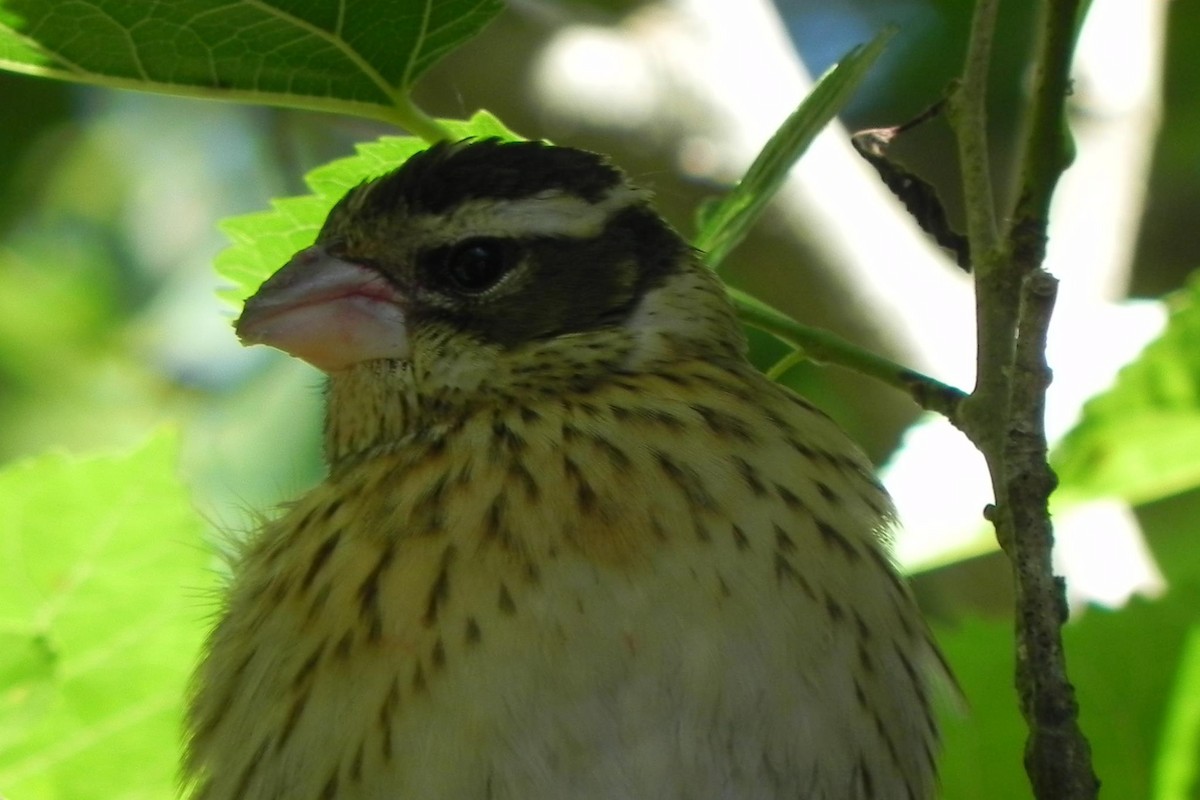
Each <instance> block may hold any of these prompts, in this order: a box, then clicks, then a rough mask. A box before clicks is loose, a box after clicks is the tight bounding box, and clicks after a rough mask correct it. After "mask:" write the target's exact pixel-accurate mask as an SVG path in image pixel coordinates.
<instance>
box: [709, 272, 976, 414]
mask: <svg viewBox="0 0 1200 800" xmlns="http://www.w3.org/2000/svg"><path fill="white" fill-rule="evenodd" d="M725 291H726V292H727V293H728V294H729V299H730V300H731V301H732V302H733V304H734V307H735V308H737V311H738V315H739V316H740V317H741V319H742V321H743V322H745V323H746V324H747V325H751V326H753V327H755V328H758V329H759V330H762V331H766V332H767V333H770V334H772V335H773V336H775V337H776V338H778V339H780V340H781V341H783V342H786V343H787V344H789V345H791V346H792V347H794V348H796V349H797V350H801V351H803V352H804V355H805V356H807V357H808V358H810V359H812V360H813V361H818V362H826V363H830V364H837V365H838V366H842V367H847V368H848V369H852V370H854V371H855V372H858V373H861V374H863V375H867V376H869V377H872V378H875V379H877V380H880V381H882V382H884V383H886V384H888V385H889V386H893V387H895V388H897V389H899V390H901V391H903V392H904V393H906V394H907V395H909V396H910V397H912V399H913V400H914V401H915V402H916V403H917V405H919V406H921V408H923V409H925V410H926V411H936V412H937V413H939V414H943V415H945V416H946V417H948V418H949V419H950V420H951V421H953V420H955V419H956V418H957V416H958V413H957V411H958V405H959V403H960V402H961V401H962V400H963V398H964V397H966V394H965V393H964V392H963V391H962V390H961V389H956V388H955V387H953V386H949V385H947V384H944V383H942V382H941V381H938V380H935V379H934V378H931V377H929V376H927V375H923V374H921V373H919V372H917V371H915V370H912V369H909V368H908V367H904V366H901V365H900V364H897V363H895V362H894V361H890V360H888V359H886V358H884V357H883V356H881V355H878V354H876V353H872V352H870V351H869V350H864V349H862V348H860V347H857V346H855V345H853V344H851V343H850V342H847V341H846V340H845V339H842V338H840V337H838V336H836V335H835V334H833V333H830V332H829V331H826V330H821V329H820V328H810V327H808V326H806V325H801V324H800V323H798V322H796V321H795V320H794V319H792V318H791V317H789V316H788V315H787V314H784V313H783V312H782V311H779V310H778V309H775V308H772V307H771V306H769V305H767V304H766V303H764V302H762V301H761V300H758V299H757V298H755V297H753V296H751V295H749V294H747V293H746V292H743V291H741V290H740V289H735V288H733V287H731V286H726V287H725Z"/></svg>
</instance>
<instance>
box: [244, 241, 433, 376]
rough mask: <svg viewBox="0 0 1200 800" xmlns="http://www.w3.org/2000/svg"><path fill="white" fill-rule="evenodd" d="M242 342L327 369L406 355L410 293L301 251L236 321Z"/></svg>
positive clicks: (319, 253) (315, 251)
mask: <svg viewBox="0 0 1200 800" xmlns="http://www.w3.org/2000/svg"><path fill="white" fill-rule="evenodd" d="M234 330H236V331H237V335H238V338H239V339H241V340H242V344H245V345H252V344H265V345H269V346H271V347H275V348H278V349H279V350H282V351H284V352H285V353H288V354H289V355H293V356H295V357H296V358H299V359H303V360H304V361H307V362H308V363H309V364H312V365H313V366H314V367H316V368H317V369H319V370H322V371H323V372H336V371H338V370H342V369H346V368H347V367H351V366H353V365H355V364H358V363H361V362H363V361H372V360H376V359H400V360H404V359H407V358H408V353H409V351H408V331H407V329H406V328H405V323H404V296H403V295H402V294H401V293H400V292H399V291H398V290H397V289H396V288H395V287H394V286H393V285H392V284H391V283H390V282H389V281H388V280H387V279H386V278H384V277H383V275H381V274H379V272H377V271H375V270H373V269H369V268H367V267H364V266H362V265H359V264H355V263H353V262H350V261H343V260H342V259H340V258H335V257H333V256H331V255H329V254H328V253H327V252H326V251H325V249H324V248H322V247H318V246H313V247H309V248H307V249H305V250H301V251H300V252H299V253H297V254H296V255H295V256H293V257H292V260H291V261H289V262H288V263H287V264H286V265H285V266H284V267H283V269H281V270H279V271H278V272H276V273H275V274H274V275H272V276H271V277H270V278H268V279H267V281H266V282H265V283H264V284H263V285H262V286H260V287H259V289H258V291H257V292H255V294H254V296H253V297H251V298H250V299H249V300H247V301H246V306H245V308H244V309H243V310H242V316H241V317H240V318H238V321H237V322H236V323H235V324H234Z"/></svg>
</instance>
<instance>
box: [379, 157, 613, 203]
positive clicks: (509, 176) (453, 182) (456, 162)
mask: <svg viewBox="0 0 1200 800" xmlns="http://www.w3.org/2000/svg"><path fill="white" fill-rule="evenodd" d="M624 180H625V179H624V176H623V175H622V174H621V171H620V170H618V169H617V168H616V167H613V166H612V165H611V164H609V163H608V162H607V161H606V160H605V159H604V157H603V156H600V155H597V154H596V153H589V152H587V151H584V150H575V149H572V148H567V147H552V146H549V145H545V144H542V143H541V142H504V141H501V140H499V139H484V140H471V139H468V140H465V141H462V142H455V143H446V142H441V143H438V144H435V145H434V146H433V147H430V148H429V149H428V150H425V151H423V152H420V153H417V154H416V155H415V156H413V157H412V158H410V159H409V160H408V161H407V162H405V163H404V164H403V165H402V166H400V167H399V168H397V169H396V170H394V171H393V172H390V173H388V174H386V175H384V176H383V177H380V178H376V179H375V180H373V181H370V182H369V183H366V184H364V185H363V186H361V187H360V188H358V189H357V190H355V191H356V192H365V193H366V194H365V195H364V196H363V197H362V198H361V200H360V202H361V206H360V208H361V210H362V212H364V213H366V214H370V215H376V214H378V215H387V214H391V213H394V212H395V211H397V210H398V209H400V208H404V209H406V210H407V213H409V214H413V215H416V214H443V213H445V212H446V211H448V210H450V209H452V208H454V207H455V206H458V205H460V204H462V203H464V202H467V201H470V200H479V199H495V200H516V199H520V198H525V197H530V196H532V195H536V194H539V193H542V192H547V191H561V192H566V193H570V194H573V195H575V196H577V197H580V198H582V199H583V200H586V201H588V202H590V203H595V202H598V201H600V200H601V199H603V198H604V196H605V195H606V194H607V193H608V192H609V191H610V190H611V189H612V188H613V187H615V186H618V185H620V184H622V183H624Z"/></svg>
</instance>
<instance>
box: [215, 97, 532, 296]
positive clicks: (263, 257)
mask: <svg viewBox="0 0 1200 800" xmlns="http://www.w3.org/2000/svg"><path fill="white" fill-rule="evenodd" d="M441 123H442V125H444V126H445V127H446V129H447V130H448V131H450V133H451V135H452V137H453V138H456V139H463V138H467V137H478V138H486V137H498V138H501V139H510V140H516V139H520V138H521V137H519V136H517V135H516V134H515V133H513V132H512V131H510V130H508V128H506V127H504V125H503V124H501V122H500V121H499V120H497V119H496V118H495V117H494V116H492V115H490V114H488V113H486V112H480V113H478V114H476V115H475V116H474V117H472V118H471V119H469V120H466V121H460V120H441ZM425 147H426V144H425V142H423V141H421V140H420V139H417V138H415V137H412V136H385V137H383V138H381V139H377V140H376V141H373V142H367V143H365V144H360V145H358V153H357V154H356V155H353V156H349V157H347V158H342V159H338V160H337V161H332V162H330V163H328V164H325V165H323V166H320V167H318V168H317V169H315V170H313V171H312V172H310V173H309V174H308V175H307V176H305V182H306V183H307V184H308V186H309V188H311V189H312V190H313V194H308V195H303V196H300V197H285V198H282V199H279V200H275V201H273V202H272V203H271V205H272V209H271V210H270V211H259V212H255V213H252V214H245V215H242V216H239V217H231V218H229V219H226V220H224V221H222V223H221V230H222V231H224V233H225V234H226V235H227V236H228V237H229V238H230V240H231V241H232V242H233V246H232V247H230V248H228V249H227V250H225V251H223V252H222V253H221V254H220V255H219V256H217V272H218V273H219V274H220V275H221V276H222V277H224V278H226V279H228V280H230V281H232V282H233V287H232V288H231V289H229V290H227V291H226V292H224V295H225V297H227V298H228V299H229V300H231V301H233V302H235V303H236V302H240V301H241V300H243V299H244V298H246V297H248V296H249V295H250V294H251V293H252V292H253V291H254V290H255V289H257V288H258V286H259V284H261V283H262V282H263V281H264V280H266V278H267V277H268V276H270V275H271V274H272V273H273V272H275V271H276V270H278V269H279V268H280V267H282V266H283V265H284V264H285V263H287V260H288V259H289V258H291V257H292V255H293V254H295V253H296V252H297V251H299V250H301V249H303V248H305V247H308V246H309V245H310V244H312V242H313V239H314V238H315V237H316V235H317V231H318V230H320V228H321V223H322V222H323V221H324V220H325V215H326V214H328V213H329V209H330V208H332V207H333V204H334V203H336V202H337V201H338V200H339V199H340V198H341V196H342V195H343V194H345V193H346V192H347V191H348V190H350V189H351V188H353V187H354V186H357V185H358V184H359V183H361V182H362V181H364V180H367V179H368V178H374V177H378V176H379V175H382V174H383V173H385V172H388V171H389V170H393V169H395V168H396V167H398V166H400V165H401V164H403V163H404V162H405V161H407V160H408V158H409V157H410V156H412V155H413V154H414V153H417V152H419V151H421V150H424V149H425Z"/></svg>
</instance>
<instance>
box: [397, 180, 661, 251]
mask: <svg viewBox="0 0 1200 800" xmlns="http://www.w3.org/2000/svg"><path fill="white" fill-rule="evenodd" d="M648 197H649V193H648V192H647V191H645V190H644V189H636V188H633V187H630V186H616V187H614V188H612V189H610V190H609V192H608V194H607V195H605V196H604V198H603V199H601V200H599V201H598V202H595V203H590V202H588V201H587V200H584V199H583V198H582V197H579V196H578V195H574V194H569V193H567V192H563V191H561V190H554V191H549V192H543V193H542V194H537V195H533V196H531V197H523V198H519V199H515V200H511V199H508V200H505V199H496V198H487V199H480V200H471V201H468V202H466V203H463V204H462V205H460V206H458V207H457V208H455V209H454V211H453V212H452V213H451V214H450V215H449V217H446V216H437V215H429V216H424V217H421V218H419V219H418V220H414V223H415V227H416V228H417V230H418V231H419V232H420V233H421V234H423V236H422V238H423V239H424V240H425V241H426V242H433V243H446V242H454V241H459V240H461V239H464V238H467V237H474V236H491V237H498V238H508V239H521V238H529V237H538V236H561V237H565V238H576V239H590V238H592V237H594V236H598V235H599V234H600V232H601V231H603V230H604V226H605V225H606V224H608V221H609V220H610V219H611V218H612V217H613V215H614V212H616V211H619V210H620V209H622V208H626V207H629V206H632V205H636V204H638V203H641V202H645V201H646V200H647V199H648Z"/></svg>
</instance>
